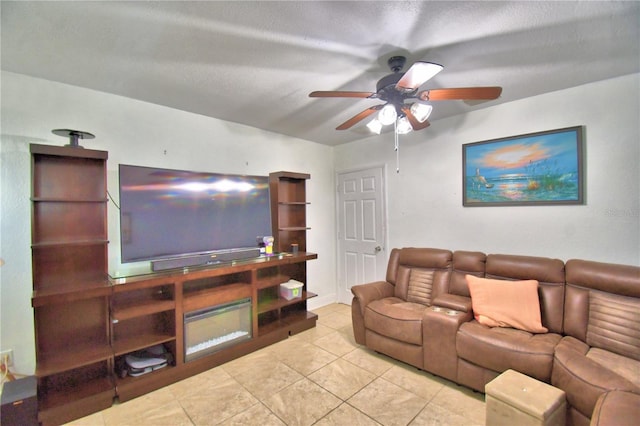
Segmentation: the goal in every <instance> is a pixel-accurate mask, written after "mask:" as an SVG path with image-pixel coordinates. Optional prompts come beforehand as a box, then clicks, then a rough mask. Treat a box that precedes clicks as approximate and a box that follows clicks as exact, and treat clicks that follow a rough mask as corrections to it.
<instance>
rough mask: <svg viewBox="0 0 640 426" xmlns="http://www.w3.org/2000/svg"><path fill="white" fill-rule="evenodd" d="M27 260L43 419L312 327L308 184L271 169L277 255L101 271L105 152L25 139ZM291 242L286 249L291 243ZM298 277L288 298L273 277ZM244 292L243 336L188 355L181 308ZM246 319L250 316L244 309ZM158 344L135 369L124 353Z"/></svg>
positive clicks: (93, 407) (71, 415)
mask: <svg viewBox="0 0 640 426" xmlns="http://www.w3.org/2000/svg"><path fill="white" fill-rule="evenodd" d="M31 153H32V162H33V164H32V178H33V185H32V197H31V199H32V205H33V209H32V224H33V227H32V264H33V297H32V306H33V308H34V317H35V328H36V361H37V366H36V375H37V377H38V400H39V412H38V416H39V421H40V422H41V423H42V424H43V425H54V424H62V423H66V422H69V421H71V420H74V419H77V418H80V417H83V416H86V415H88V414H91V413H93V412H96V411H99V410H103V409H105V408H108V407H110V406H111V405H112V403H113V400H114V398H115V397H116V396H117V397H118V399H119V400H120V401H126V400H129V399H132V398H135V397H137V396H140V395H143V394H145V393H147V392H151V391H153V390H155V389H158V388H160V387H163V386H166V385H168V384H171V383H173V382H176V381H178V380H181V379H184V378H186V377H189V376H192V375H194V374H197V373H200V372H202V371H205V370H207V369H210V368H212V367H215V366H217V365H220V364H222V363H224V362H227V361H229V360H232V359H234V358H237V357H240V356H242V355H245V354H247V353H250V352H252V351H255V350H256V349H259V348H261V347H264V346H267V345H270V344H272V343H275V342H277V341H280V340H284V339H286V338H287V337H288V336H290V335H292V334H295V333H299V332H301V331H303V330H306V329H309V328H312V327H314V326H315V324H316V320H317V315H315V314H313V313H311V312H309V311H307V300H308V299H310V298H312V297H315V296H316V295H315V294H314V293H312V292H310V291H309V290H308V289H307V279H306V262H308V261H310V260H313V259H316V258H317V255H316V254H314V253H308V252H306V248H307V244H306V231H307V229H309V228H308V227H307V225H306V206H307V204H308V203H307V202H306V200H305V183H306V180H308V179H309V175H307V174H300V173H290V172H277V173H272V174H271V175H270V189H271V192H272V205H271V207H272V211H271V213H272V219H273V231H274V234H275V235H274V236H275V246H274V249H275V254H274V255H273V256H262V257H260V258H256V259H247V260H242V261H237V262H233V263H229V264H221V265H211V266H203V267H197V268H183V269H176V270H168V271H163V272H156V273H153V272H151V271H149V272H148V273H144V274H140V275H132V276H118V277H110V276H108V274H107V270H108V269H107V243H108V242H107V220H106V217H107V215H106V203H107V197H106V160H107V153H106V152H102V151H92V150H86V149H82V148H72V147H55V146H45V145H32V146H31ZM293 243H296V244H298V247H299V251H298V252H297V253H290V251H291V250H290V247H291V244H293ZM290 279H295V280H297V281H300V282H302V283H303V289H302V292H301V296H300V297H297V298H294V299H292V300H286V299H284V298H281V297H280V295H279V286H280V284H282V283H284V282H287V281H288V280H290ZM239 300H241V301H247V300H250V301H251V302H250V305H249V306H250V307H249V308H246V306H248V305H246V302H244V303H245V305H244V306H245V308H244V309H245V312H247V309H249V311H250V319H248V321H249V328H250V331H251V333H250V335H249V334H247V336H248V338H247V339H246V340H243V341H238V342H237V343H235V342H234V344H233V345H232V346H228V347H227V346H224V347H222V349H220V350H218V351H216V352H213V353H207V354H205V355H203V356H201V357H197V358H193V359H191V360H190V361H186V360H185V358H186V350H185V346H187V343H185V321H186V319H187V315H188V314H192V316H191V317H193V315H194V314H196V315H199V313H200V311H201V310H205V311H206V310H207V309H209V308H212V307H217V306H220V305H224V304H228V303H230V302H231V303H233V302H236V301H239ZM245 318H249V317H245ZM155 345H162V346H163V347H164V349H165V350H166V351H167V352H168V353H169V354H170V360H171V361H170V363H169V365H168V366H166V367H164V368H161V369H158V370H156V371H153V372H151V373H148V374H145V375H142V376H139V377H131V376H127V375H124V374H121V373H122V371H123V369H122V366H123V365H124V362H125V359H126V357H127V355H129V354H133V353H135V352H137V351H140V350H145V349H148V348H150V347H152V346H155Z"/></svg>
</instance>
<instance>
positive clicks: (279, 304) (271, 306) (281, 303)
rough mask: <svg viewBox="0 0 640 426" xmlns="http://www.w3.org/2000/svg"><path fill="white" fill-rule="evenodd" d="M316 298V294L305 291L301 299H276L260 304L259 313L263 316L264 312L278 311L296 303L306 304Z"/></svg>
mask: <svg viewBox="0 0 640 426" xmlns="http://www.w3.org/2000/svg"><path fill="white" fill-rule="evenodd" d="M316 296H317V294H315V293H311V292H309V291H303V292H302V295H301V297H297V298H294V299H291V300H287V299H284V298H282V297H278V298H276V299H271V300H267V301H264V302H260V303H258V313H259V314H262V313H264V312H269V311H273V310H276V309H280V308H284V307H285V306H289V305H295V304H296V303H300V302H304V301H306V300H307V299H311V298H312V297H316Z"/></svg>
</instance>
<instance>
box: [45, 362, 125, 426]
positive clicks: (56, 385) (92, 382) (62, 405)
mask: <svg viewBox="0 0 640 426" xmlns="http://www.w3.org/2000/svg"><path fill="white" fill-rule="evenodd" d="M115 395H116V391H115V383H114V381H113V378H112V375H111V371H110V368H109V363H108V362H98V363H94V364H91V365H87V366H85V367H82V368H77V369H74V370H73V371H71V372H65V373H63V374H56V375H51V376H48V377H45V378H41V379H40V380H39V384H38V420H39V422H40V423H42V424H43V425H49V424H63V423H67V422H69V421H71V420H74V419H77V418H80V417H84V416H87V415H89V414H91V413H94V412H96V411H100V410H104V409H106V408H109V407H111V405H112V404H113V398H114V397H115Z"/></svg>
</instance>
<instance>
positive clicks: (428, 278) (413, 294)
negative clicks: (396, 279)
mask: <svg viewBox="0 0 640 426" xmlns="http://www.w3.org/2000/svg"><path fill="white" fill-rule="evenodd" d="M434 272H435V271H429V270H425V269H418V268H413V269H411V273H410V274H409V287H408V288H407V301H408V302H413V303H420V304H422V305H431V300H432V298H431V294H432V292H433V275H434Z"/></svg>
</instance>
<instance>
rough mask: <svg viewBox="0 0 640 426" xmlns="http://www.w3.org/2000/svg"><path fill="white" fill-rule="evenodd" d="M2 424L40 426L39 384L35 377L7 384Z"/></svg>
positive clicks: (3, 392) (1, 416) (4, 394)
mask: <svg viewBox="0 0 640 426" xmlns="http://www.w3.org/2000/svg"><path fill="white" fill-rule="evenodd" d="M0 424H2V425H3V426H14V425H15V426H31V425H34V426H38V384H37V380H36V378H35V376H29V377H23V378H21V379H18V380H12V381H10V382H5V384H4V387H3V388H2V408H1V411H0Z"/></svg>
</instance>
